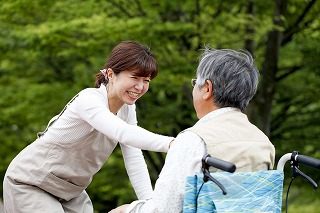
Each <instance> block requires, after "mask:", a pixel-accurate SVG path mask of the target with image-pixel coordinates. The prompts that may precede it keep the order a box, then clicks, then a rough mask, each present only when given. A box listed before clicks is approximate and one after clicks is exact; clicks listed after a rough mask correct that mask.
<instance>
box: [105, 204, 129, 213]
mask: <svg viewBox="0 0 320 213" xmlns="http://www.w3.org/2000/svg"><path fill="white" fill-rule="evenodd" d="M128 206H129V204H124V205H122V206H118V207H117V208H115V209H112V210H111V211H109V213H125V212H126V209H127V207H128Z"/></svg>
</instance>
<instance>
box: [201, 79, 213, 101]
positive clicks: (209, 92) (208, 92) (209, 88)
mask: <svg viewBox="0 0 320 213" xmlns="http://www.w3.org/2000/svg"><path fill="white" fill-rule="evenodd" d="M203 89H204V91H203V92H204V94H203V99H205V100H208V99H210V98H211V97H212V96H213V85H212V82H211V81H210V80H206V83H205V84H204V85H203Z"/></svg>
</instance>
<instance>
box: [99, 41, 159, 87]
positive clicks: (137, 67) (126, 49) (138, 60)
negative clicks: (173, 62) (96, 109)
mask: <svg viewBox="0 0 320 213" xmlns="http://www.w3.org/2000/svg"><path fill="white" fill-rule="evenodd" d="M103 68H104V69H108V68H111V69H112V70H113V72H114V73H115V74H119V73H120V72H121V71H124V70H126V71H133V72H134V75H136V76H138V77H150V78H151V79H153V78H155V77H156V76H157V75H158V63H157V60H156V57H155V55H154V54H153V53H152V52H151V50H150V48H149V47H148V46H146V45H142V44H139V43H138V42H135V41H123V42H121V43H119V44H118V45H117V46H116V47H114V48H113V50H112V51H111V53H110V55H109V59H108V61H107V62H106V64H105V65H104V66H103ZM95 77H96V82H95V87H96V88H98V87H100V85H101V84H102V83H105V84H107V83H108V80H106V79H105V76H104V75H103V74H102V73H100V72H99V73H97V74H95Z"/></svg>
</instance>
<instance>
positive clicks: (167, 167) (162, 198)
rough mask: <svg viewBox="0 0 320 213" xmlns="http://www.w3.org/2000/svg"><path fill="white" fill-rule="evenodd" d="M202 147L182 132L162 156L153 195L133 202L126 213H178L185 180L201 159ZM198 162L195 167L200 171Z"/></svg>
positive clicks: (186, 133) (189, 134) (181, 202)
mask: <svg viewBox="0 0 320 213" xmlns="http://www.w3.org/2000/svg"><path fill="white" fill-rule="evenodd" d="M204 153H205V145H204V142H203V141H202V140H201V138H200V137H199V136H198V135H196V134H195V133H193V132H190V131H186V132H183V133H181V134H179V135H178V136H177V138H176V139H175V141H174V142H173V143H172V145H171V148H170V150H169V151H168V154H167V156H166V160H165V164H164V166H163V168H162V171H161V173H160V175H159V178H158V180H157V182H156V185H155V189H154V192H153V196H152V198H151V199H149V200H145V201H134V202H133V203H131V204H130V205H129V207H128V208H127V212H130V213H133V212H136V213H138V212H139V213H144V212H145V213H152V212H182V208H183V199H184V190H185V184H186V177H187V176H188V175H189V172H190V170H193V169H191V166H192V165H193V164H194V160H195V159H201V157H202V156H203V155H204ZM200 165H201V161H199V163H198V164H197V166H196V167H197V168H198V169H197V170H198V171H200V167H201V166H200Z"/></svg>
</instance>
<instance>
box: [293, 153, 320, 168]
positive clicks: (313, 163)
mask: <svg viewBox="0 0 320 213" xmlns="http://www.w3.org/2000/svg"><path fill="white" fill-rule="evenodd" d="M292 157H293V156H292ZM294 158H295V159H294V160H295V161H297V162H298V163H302V164H304V165H306V166H310V167H313V168H316V169H320V160H319V159H316V158H312V157H309V156H305V155H295V156H294Z"/></svg>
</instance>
